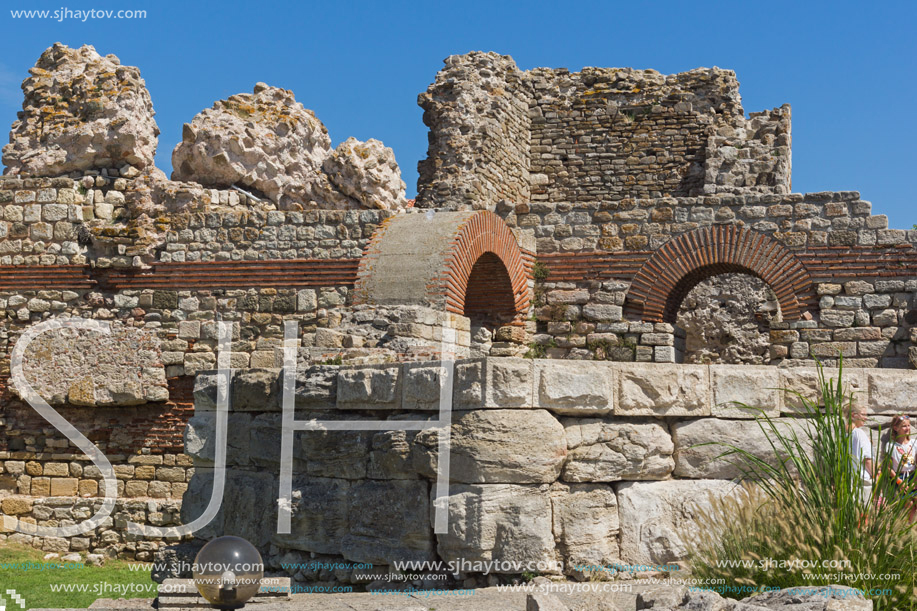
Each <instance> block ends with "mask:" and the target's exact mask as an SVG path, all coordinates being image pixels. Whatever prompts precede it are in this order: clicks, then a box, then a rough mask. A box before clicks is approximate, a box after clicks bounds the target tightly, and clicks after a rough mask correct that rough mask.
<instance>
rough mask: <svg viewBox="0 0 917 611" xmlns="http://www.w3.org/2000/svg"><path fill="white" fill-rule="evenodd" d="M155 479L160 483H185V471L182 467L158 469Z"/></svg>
mask: <svg viewBox="0 0 917 611" xmlns="http://www.w3.org/2000/svg"><path fill="white" fill-rule="evenodd" d="M156 479H158V480H159V481H162V482H183V481H185V470H184V469H183V468H182V467H158V468H157V469H156Z"/></svg>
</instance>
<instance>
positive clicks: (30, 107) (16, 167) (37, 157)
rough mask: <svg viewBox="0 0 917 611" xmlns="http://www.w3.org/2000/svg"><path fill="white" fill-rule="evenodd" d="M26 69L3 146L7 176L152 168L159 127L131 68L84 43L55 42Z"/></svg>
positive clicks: (135, 73) (150, 102)
mask: <svg viewBox="0 0 917 611" xmlns="http://www.w3.org/2000/svg"><path fill="white" fill-rule="evenodd" d="M29 73H30V74H31V76H30V77H29V78H27V79H26V80H25V81H23V83H22V91H23V93H24V94H25V100H24V101H23V103H22V112H20V113H19V117H18V118H17V119H16V121H15V122H14V123H13V126H12V129H11V132H10V143H9V144H7V145H6V146H4V147H3V164H4V165H5V166H6V168H7V173H8V174H11V175H20V176H60V175H62V174H67V173H68V172H72V171H74V170H80V171H83V170H89V169H97V168H110V167H121V166H124V165H125V164H127V165H129V166H131V167H133V168H135V170H136V169H139V170H142V169H145V168H148V167H152V166H153V157H154V156H155V154H156V144H157V136H159V128H158V127H157V126H156V122H155V121H154V120H153V115H154V114H155V113H154V112H153V102H152V101H151V100H150V94H149V93H148V92H147V90H146V84H145V83H144V81H143V79H142V78H140V70H139V69H137V68H135V67H133V66H122V65H121V61H120V60H119V59H118V58H117V57H115V56H114V55H106V56H105V57H102V56H100V55H99V54H98V53H97V52H96V50H95V48H93V47H92V46H90V45H84V46H82V47H80V48H79V49H71V48H69V47H67V46H65V45H63V44H61V43H55V44H54V46H52V47H50V48H49V49H47V50H46V51H45V52H44V53H42V55H41V57H40V58H39V59H38V62H37V63H36V64H35V67H34V68H31V69H30V70H29Z"/></svg>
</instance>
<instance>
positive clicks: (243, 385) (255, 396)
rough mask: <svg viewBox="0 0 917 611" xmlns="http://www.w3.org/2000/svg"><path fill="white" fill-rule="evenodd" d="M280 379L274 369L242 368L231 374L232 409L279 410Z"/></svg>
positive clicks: (253, 410)
mask: <svg viewBox="0 0 917 611" xmlns="http://www.w3.org/2000/svg"><path fill="white" fill-rule="evenodd" d="M281 386H282V381H281V379H280V372H279V371H278V370H276V369H243V370H240V371H236V372H234V373H233V376H232V392H231V393H230V397H231V401H232V403H231V405H232V410H233V411H251V412H270V411H278V410H280V395H281Z"/></svg>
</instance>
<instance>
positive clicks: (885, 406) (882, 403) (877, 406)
mask: <svg viewBox="0 0 917 611" xmlns="http://www.w3.org/2000/svg"><path fill="white" fill-rule="evenodd" d="M845 375H846V373H845ZM866 378H867V381H868V384H869V401H868V403H867V406H868V407H869V409H870V411H872V412H875V413H889V414H891V413H897V412H904V413H914V412H915V411H917V371H912V370H895V369H886V370H882V369H874V370H868V372H867V373H866Z"/></svg>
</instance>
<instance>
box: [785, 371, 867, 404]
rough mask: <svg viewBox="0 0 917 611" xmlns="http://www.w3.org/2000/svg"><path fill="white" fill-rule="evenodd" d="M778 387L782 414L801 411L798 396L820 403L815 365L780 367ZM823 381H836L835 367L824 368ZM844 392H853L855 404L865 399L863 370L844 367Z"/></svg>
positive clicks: (820, 395) (865, 382) (819, 389)
mask: <svg viewBox="0 0 917 611" xmlns="http://www.w3.org/2000/svg"><path fill="white" fill-rule="evenodd" d="M779 371H780V379H781V381H780V388H781V389H782V391H783V392H782V395H783V405H782V407H781V408H780V411H781V413H784V414H793V413H795V414H798V413H803V412H804V408H803V403H802V401H801V399H800V396H802V397H803V398H805V399H806V400H808V401H815V402H817V403H818V404H822V402H821V397H822V392H821V387H820V386H819V381H818V369H817V368H815V367H793V368H792V369H782V368H781V369H780V370H779ZM823 371H824V378H825V381H829V380H834V382H835V383H836V381H837V369H832V368H828V367H826V368H824V370H823ZM843 383H844V387H845V393H851V392H852V393H853V401H854V403H855V404H858V405H861V404H862V403H863V402H864V401H866V390H867V380H866V376H865V373H864V371H863V370H857V369H851V368H845V369H844V372H843Z"/></svg>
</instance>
